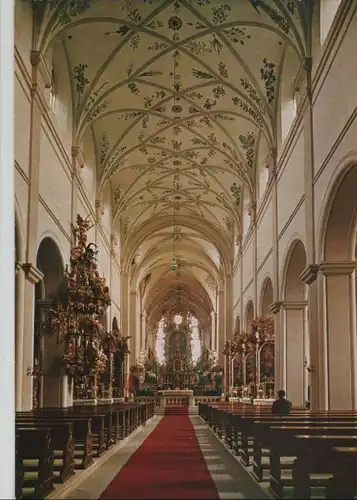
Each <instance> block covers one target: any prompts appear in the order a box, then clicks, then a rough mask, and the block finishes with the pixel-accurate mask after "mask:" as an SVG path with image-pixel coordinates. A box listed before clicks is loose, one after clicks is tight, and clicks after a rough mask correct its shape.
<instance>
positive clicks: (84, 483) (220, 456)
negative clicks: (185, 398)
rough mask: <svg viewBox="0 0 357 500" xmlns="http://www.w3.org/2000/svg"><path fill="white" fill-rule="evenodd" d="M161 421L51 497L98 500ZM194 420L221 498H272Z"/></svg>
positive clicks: (149, 425) (201, 424)
mask: <svg viewBox="0 0 357 500" xmlns="http://www.w3.org/2000/svg"><path fill="white" fill-rule="evenodd" d="M161 418H162V417H159V416H156V417H154V418H153V419H152V420H151V421H150V422H148V424H147V425H146V426H145V427H143V428H142V429H140V430H139V431H137V432H135V433H134V434H133V435H132V436H130V437H129V438H128V439H127V440H126V441H125V442H122V443H120V444H119V445H117V446H115V447H113V448H112V450H110V452H108V453H106V454H105V455H104V456H103V457H101V458H100V459H98V460H96V462H95V464H94V465H93V466H92V467H90V468H89V469H88V470H86V471H83V472H81V473H79V474H76V476H75V477H73V478H72V479H70V480H69V481H68V482H67V483H66V484H64V485H63V486H60V487H59V488H57V489H56V491H55V492H53V493H52V494H51V495H50V496H51V497H52V498H55V499H58V500H60V499H68V500H81V499H83V500H84V499H88V500H97V499H98V498H99V497H100V494H101V493H102V491H103V490H104V489H105V488H106V486H107V485H108V484H109V483H110V481H111V480H112V479H113V478H114V477H115V475H116V474H117V473H118V472H119V470H120V469H121V468H122V467H123V466H124V465H125V463H126V462H127V461H128V460H129V458H130V457H131V455H132V454H133V453H134V452H135V451H136V450H137V449H138V448H139V446H140V445H141V444H142V442H143V441H144V440H145V438H146V437H147V436H148V435H149V434H150V433H151V432H152V431H153V429H154V428H155V427H156V425H157V424H158V423H159V421H160V419H161ZM168 418H169V417H168ZM190 418H191V421H192V423H193V425H194V427H195V430H196V435H197V439H198V442H199V445H200V447H201V451H202V454H203V456H204V458H205V460H206V463H207V467H208V470H209V472H210V474H211V476H212V479H213V481H214V482H215V484H216V487H217V490H218V492H219V496H220V498H221V499H222V500H236V499H237V500H238V499H241V498H242V499H244V498H247V499H266V498H268V494H267V492H266V491H264V490H263V489H262V488H261V487H260V486H259V485H258V484H257V483H256V482H255V481H254V480H253V479H252V478H251V476H250V474H249V472H247V470H245V469H244V468H243V467H242V466H241V465H240V464H239V462H238V461H237V459H236V458H235V457H234V456H233V455H232V454H231V453H230V452H229V451H228V450H227V449H226V448H225V447H224V446H223V445H222V444H221V443H220V442H219V441H218V439H217V438H216V436H214V435H213V434H212V432H211V431H210V429H209V428H208V427H207V425H206V424H204V423H203V421H202V419H201V418H200V417H198V416H193V415H192V416H191V417H190ZM132 500H135V499H132Z"/></svg>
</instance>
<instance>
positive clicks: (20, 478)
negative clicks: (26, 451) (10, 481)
mask: <svg viewBox="0 0 357 500" xmlns="http://www.w3.org/2000/svg"><path fill="white" fill-rule="evenodd" d="M19 446H20V435H19V434H16V436H15V498H16V499H17V500H21V499H22V498H23V494H22V487H23V485H24V480H25V471H24V466H23V463H22V460H21V459H20V453H19Z"/></svg>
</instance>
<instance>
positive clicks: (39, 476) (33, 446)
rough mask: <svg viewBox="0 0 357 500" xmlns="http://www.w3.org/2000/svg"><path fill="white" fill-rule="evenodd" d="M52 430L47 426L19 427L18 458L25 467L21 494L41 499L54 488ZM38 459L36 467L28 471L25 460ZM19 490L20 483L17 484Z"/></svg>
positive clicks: (17, 430)
mask: <svg viewBox="0 0 357 500" xmlns="http://www.w3.org/2000/svg"><path fill="white" fill-rule="evenodd" d="M50 433H51V430H50V429H49V428H46V427H35V426H33V427H27V426H26V427H25V428H22V427H17V428H16V434H17V435H18V436H19V438H18V439H19V440H18V460H19V461H20V462H21V464H22V466H23V469H24V477H23V481H22V485H21V486H22V487H21V496H22V497H23V498H24V497H26V498H31V499H39V498H43V497H45V496H46V495H48V494H49V493H50V492H51V491H52V490H53V483H54V481H55V475H54V474H53V470H52V465H53V449H52V445H51V437H50ZM30 460H31V461H32V460H33V461H36V465H37V467H36V469H35V470H32V471H31V472H27V470H26V466H25V465H24V462H25V463H26V462H28V461H30ZM16 489H17V490H19V485H17V488H16Z"/></svg>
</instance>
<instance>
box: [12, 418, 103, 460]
mask: <svg viewBox="0 0 357 500" xmlns="http://www.w3.org/2000/svg"><path fill="white" fill-rule="evenodd" d="M16 418H17V419H19V418H21V419H27V420H28V421H43V422H47V423H48V425H49V426H50V425H51V423H55V422H63V423H66V422H67V423H70V424H72V425H73V438H74V452H73V453H74V462H75V468H79V469H86V468H87V467H88V466H89V465H91V463H92V462H93V448H92V420H91V418H90V417H88V416H86V415H77V414H71V413H69V412H68V411H65V410H62V409H56V410H53V409H51V410H48V409H41V410H36V411H30V412H17V414H16Z"/></svg>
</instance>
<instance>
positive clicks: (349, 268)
mask: <svg viewBox="0 0 357 500" xmlns="http://www.w3.org/2000/svg"><path fill="white" fill-rule="evenodd" d="M356 268H357V261H354V260H351V261H347V262H321V264H320V271H321V272H322V274H324V275H325V276H331V275H335V276H341V275H346V274H352V273H353V271H354V270H355V269H356Z"/></svg>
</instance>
